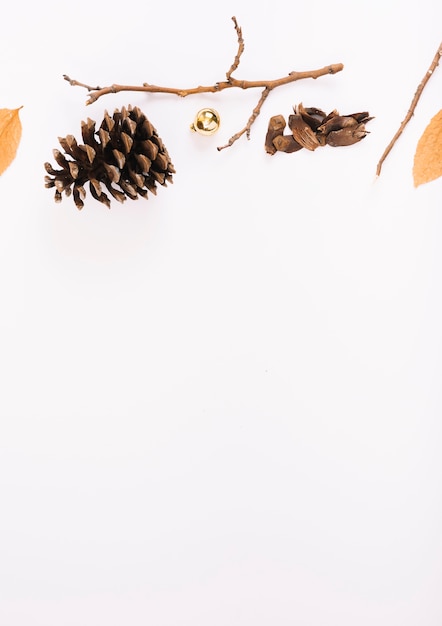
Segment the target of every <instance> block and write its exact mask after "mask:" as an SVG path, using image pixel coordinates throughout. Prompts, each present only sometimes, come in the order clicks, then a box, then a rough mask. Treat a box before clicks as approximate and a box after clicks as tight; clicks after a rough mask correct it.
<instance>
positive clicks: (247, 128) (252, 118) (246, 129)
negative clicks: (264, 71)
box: [217, 87, 271, 150]
mask: <svg viewBox="0 0 442 626" xmlns="http://www.w3.org/2000/svg"><path fill="white" fill-rule="evenodd" d="M270 91H271V89H270V88H269V87H266V88H265V89H264V91H263V92H262V94H261V97H260V99H259V102H258V104H257V105H256V107H255V108H254V109H253V111H252V115H251V116H250V117H249V119H248V121H247V124H246V125H245V126H244V128H243V129H242V130H240V131H239V132H238V133H235V134H234V135H233V136H232V137H230V139H229V141H228V142H227V143H226V145H225V146H219V147H218V148H217V150H224V148H230V146H232V145H233V144H234V143H235V141H236V140H237V139H239V138H240V137H242V136H243V135H244V133H245V134H246V137H247V139H250V129H251V127H252V124H253V122H254V121H255V120H256V118H257V117H258V115H259V113H260V111H261V107H262V105H263V104H264V101H265V100H266V98H267V96H268V95H269V93H270Z"/></svg>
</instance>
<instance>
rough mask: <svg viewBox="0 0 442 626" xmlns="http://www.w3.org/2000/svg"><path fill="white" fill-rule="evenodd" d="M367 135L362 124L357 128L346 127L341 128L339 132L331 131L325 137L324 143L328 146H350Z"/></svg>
mask: <svg viewBox="0 0 442 626" xmlns="http://www.w3.org/2000/svg"><path fill="white" fill-rule="evenodd" d="M367 134H368V131H366V130H365V125H364V124H358V125H357V126H348V127H346V128H341V129H340V130H333V131H331V132H330V133H329V134H328V135H327V136H326V139H325V141H326V143H327V144H328V145H329V146H333V147H338V146H352V145H353V144H355V143H358V141H361V139H364V137H365V136H366V135H367Z"/></svg>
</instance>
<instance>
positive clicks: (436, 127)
mask: <svg viewBox="0 0 442 626" xmlns="http://www.w3.org/2000/svg"><path fill="white" fill-rule="evenodd" d="M439 176H442V110H441V111H439V113H437V114H436V115H435V116H434V117H433V119H432V120H431V122H430V123H429V124H428V126H427V128H426V129H425V130H424V132H423V135H422V137H421V138H420V139H419V142H418V144H417V148H416V154H415V155H414V165H413V178H414V186H415V187H418V186H419V185H422V184H423V183H429V182H430V181H431V180H434V179H435V178H439Z"/></svg>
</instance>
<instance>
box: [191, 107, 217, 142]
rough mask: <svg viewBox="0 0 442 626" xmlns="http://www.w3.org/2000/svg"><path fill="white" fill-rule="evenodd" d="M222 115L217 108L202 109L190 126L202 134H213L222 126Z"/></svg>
mask: <svg viewBox="0 0 442 626" xmlns="http://www.w3.org/2000/svg"><path fill="white" fill-rule="evenodd" d="M220 123H221V122H220V117H219V113H218V111H215V109H201V111H198V113H197V114H196V116H195V119H194V121H193V124H191V126H190V128H191V129H192V130H194V131H195V132H197V133H199V134H200V135H206V136H208V135H213V134H214V133H216V131H217V130H218V128H219V126H220Z"/></svg>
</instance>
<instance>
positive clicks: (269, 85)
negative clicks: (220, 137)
mask: <svg viewBox="0 0 442 626" xmlns="http://www.w3.org/2000/svg"><path fill="white" fill-rule="evenodd" d="M232 20H233V23H234V26H235V30H236V34H237V37H238V51H237V53H236V56H235V58H234V61H233V63H232V65H231V67H230V69H229V70H228V71H227V72H226V80H225V81H221V82H219V83H215V84H214V85H200V86H198V87H190V88H187V89H181V88H178V87H162V86H159V85H151V84H149V83H143V85H117V84H114V85H109V86H108V87H99V86H96V87H92V86H91V85H87V84H85V83H81V82H79V81H78V80H74V79H72V78H70V77H69V76H67V75H66V74H64V76H63V78H64V79H65V80H66V81H67V82H68V83H69V84H70V85H72V86H73V87H83V88H85V89H87V90H88V92H89V94H90V95H89V98H88V99H87V100H86V104H87V105H88V104H92V103H93V102H96V101H97V100H98V99H99V98H101V97H102V96H105V95H107V94H111V93H118V92H120V91H138V92H144V93H166V94H172V95H176V96H179V97H181V98H185V97H186V96H190V95H194V94H201V93H218V92H220V91H223V90H224V89H231V88H233V87H236V88H238V89H255V88H261V89H263V90H264V91H263V92H262V95H261V97H260V99H259V102H258V104H257V106H256V107H255V109H254V110H253V113H252V115H251V116H250V118H249V120H248V122H247V124H246V126H245V127H244V128H243V129H242V130H241V131H240V132H239V133H236V135H233V137H231V139H230V140H229V142H228V143H227V144H226V145H225V146H221V147H220V148H218V149H219V150H222V149H223V148H227V147H228V146H231V145H232V144H233V143H234V142H235V141H236V140H237V139H239V137H241V136H242V135H243V134H244V133H245V134H246V135H247V137H249V135H250V128H251V126H252V124H253V122H254V121H255V120H256V118H257V117H258V115H259V113H260V110H261V107H262V105H263V103H264V101H265V99H266V98H267V96H268V95H269V93H270V91H272V90H273V89H275V88H276V87H281V86H282V85H288V84H289V83H294V82H295V81H297V80H303V79H304V78H313V79H316V78H319V77H320V76H326V75H327V74H337V73H338V72H341V71H342V70H343V69H344V66H343V64H342V63H335V64H332V65H327V66H325V67H322V68H320V69H317V70H310V71H306V72H290V73H289V74H288V75H287V76H283V77H281V78H276V79H274V80H238V79H237V78H234V77H233V76H232V74H233V72H234V71H235V70H236V69H237V68H238V66H239V63H240V59H241V55H242V53H243V52H244V40H243V37H242V31H241V28H240V27H239V26H238V23H237V21H236V18H235V17H232Z"/></svg>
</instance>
